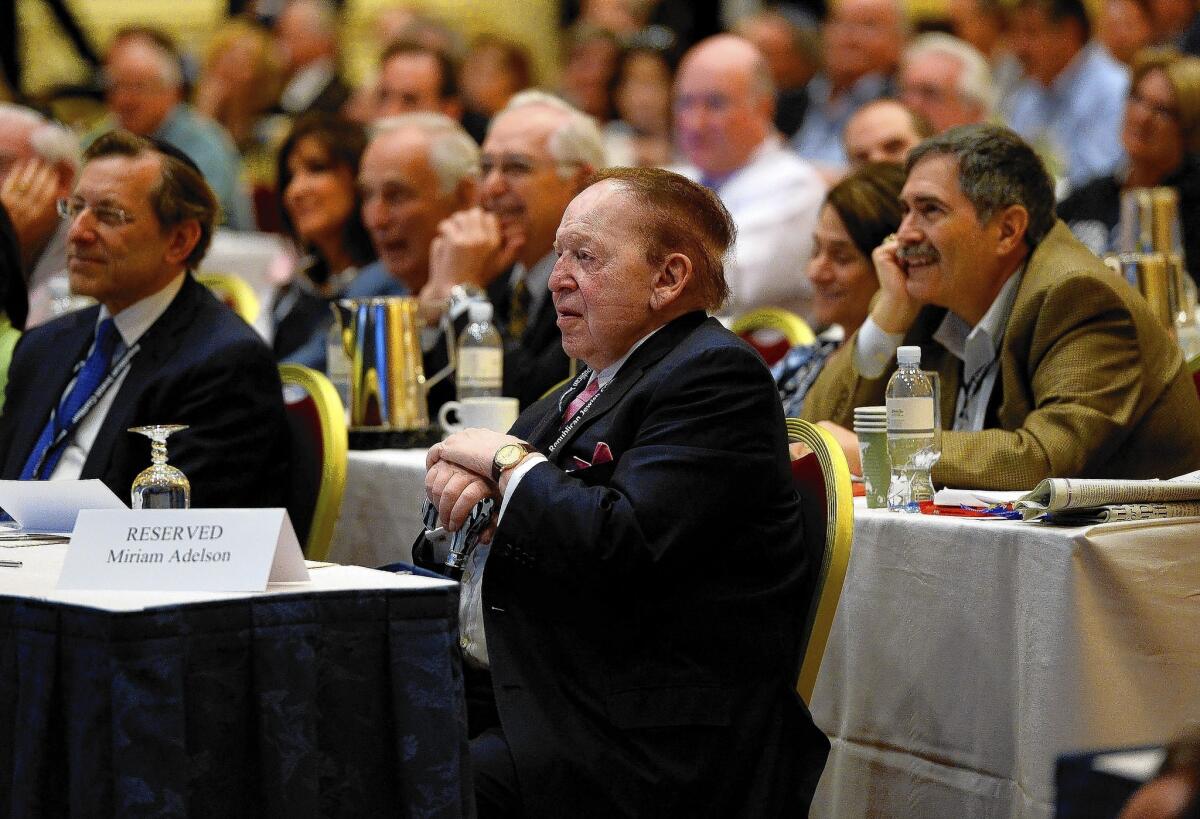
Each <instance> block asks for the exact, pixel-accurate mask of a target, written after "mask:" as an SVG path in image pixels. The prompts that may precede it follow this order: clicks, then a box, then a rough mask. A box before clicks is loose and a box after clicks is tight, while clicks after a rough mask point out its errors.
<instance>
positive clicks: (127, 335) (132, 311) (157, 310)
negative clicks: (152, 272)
mask: <svg viewBox="0 0 1200 819" xmlns="http://www.w3.org/2000/svg"><path fill="white" fill-rule="evenodd" d="M186 275H187V274H186V273H180V274H179V275H178V276H176V277H175V278H173V279H171V281H169V282H168V283H167V286H166V287H164V288H163V289H162V290H159V291H158V292H157V293H153V294H151V295H149V296H146V298H144V299H142V300H141V301H136V302H134V303H133V304H131V305H129V306H128V307H126V308H125V309H124V310H122V311H121V312H119V313H117V314H116V315H115V316H113V317H112V320H113V324H115V325H116V326H117V332H119V333H120V334H121V341H123V342H124V343H125V346H126V347H132V346H133V345H134V344H135V343H136V342H137V340H138V339H139V338H141V337H142V336H143V335H144V334H145V332H146V331H147V330H149V329H150V328H151V327H152V326H153V325H154V322H156V321H158V319H159V317H160V316H162V314H163V313H165V312H167V308H168V307H170V306H171V302H172V301H174V300H175V297H176V296H177V295H179V291H180V289H181V288H182V287H183V277H184V276H186ZM109 315H111V314H110V313H109V312H108V308H107V307H103V306H102V307H101V308H100V315H99V316H97V318H96V323H97V324H99V323H100V322H102V321H104V319H106V318H108V317H109Z"/></svg>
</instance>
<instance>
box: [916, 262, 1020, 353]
mask: <svg viewBox="0 0 1200 819" xmlns="http://www.w3.org/2000/svg"><path fill="white" fill-rule="evenodd" d="M1024 274H1025V264H1024V263H1022V264H1021V266H1020V267H1018V268H1017V272H1016V273H1014V274H1013V275H1011V276H1009V278H1008V281H1006V282H1005V283H1004V286H1003V287H1001V288H1000V292H999V293H998V294H996V298H995V299H993V300H992V304H991V306H990V307H988V309H987V312H986V313H984V314H983V318H981V319H980V320H979V323H978V324H976V325H975V326H974V327H972V326H971V325H970V324H968V323H967V321H966V320H965V319H963V318H962V317H960V316H959V315H958V314H957V313H952V312H947V313H946V317H945V318H943V319H942V323H941V324H940V325H939V326H938V328H937V331H936V332H935V333H934V334H933V338H934V340H935V341H937V342H938V343H939V344H941V345H942V346H943V347H945V348H946V349H947V350H949V351H950V352H951V353H952V354H953V355H954V357H955V358H957V359H959V360H960V361H966V360H967V359H968V357H972V356H970V353H972V352H978V353H983V352H986V353H987V355H986V357H985V358H984V360H983V362H982V364H983V365H986V364H987V363H988V362H989V361H990V360H991V359H994V358H995V357H996V356H997V355H998V354H999V352H1000V343H1001V342H1002V341H1003V340H1004V329H1005V328H1006V327H1007V326H1008V318H1009V316H1010V315H1011V314H1012V306H1013V302H1014V301H1015V300H1016V297H1017V289H1018V288H1019V287H1020V286H1021V278H1022V277H1023V276H1024ZM967 375H968V376H969V375H970V373H968V374H967Z"/></svg>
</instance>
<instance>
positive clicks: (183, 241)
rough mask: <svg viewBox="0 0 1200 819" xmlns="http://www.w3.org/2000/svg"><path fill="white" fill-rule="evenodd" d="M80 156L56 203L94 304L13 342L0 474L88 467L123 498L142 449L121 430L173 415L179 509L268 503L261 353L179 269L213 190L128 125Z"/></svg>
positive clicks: (191, 261) (268, 382)
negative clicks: (77, 170) (81, 162)
mask: <svg viewBox="0 0 1200 819" xmlns="http://www.w3.org/2000/svg"><path fill="white" fill-rule="evenodd" d="M86 160H87V164H86V165H85V167H84V169H83V171H82V173H81V174H80V177H79V180H78V182H77V184H76V187H75V192H74V194H73V195H72V196H71V197H70V198H69V199H64V200H61V202H60V205H59V210H60V213H61V214H62V216H63V218H65V219H67V220H68V221H69V224H70V228H69V232H68V234H67V258H68V271H69V274H70V279H71V289H72V290H73V291H74V292H76V293H78V294H81V295H86V296H91V297H93V298H95V299H96V300H97V301H98V302H99V303H100V304H99V305H98V306H96V307H92V308H89V309H87V310H82V311H79V312H77V313H73V314H70V315H67V316H63V317H62V318H59V319H56V320H54V321H51V322H49V323H47V324H44V325H42V326H40V327H38V328H36V329H34V330H32V331H30V332H29V333H27V334H26V335H25V336H24V337H23V338H22V339H21V341H20V342H19V343H18V344H17V348H16V350H15V352H14V354H13V360H12V367H11V369H10V371H9V383H8V391H7V400H6V403H5V407H4V415H3V417H2V418H0V459H2V460H0V475H2V476H3V477H4V478H9V479H11V478H20V479H22V480H48V479H56V480H57V479H70V478H100V479H102V480H103V481H104V482H105V483H106V484H108V486H109V488H111V489H112V490H113V492H115V493H116V494H117V495H118V496H121V497H128V495H129V489H130V485H131V484H132V482H133V479H134V477H135V476H136V475H137V474H138V472H140V471H141V470H142V469H145V468H146V467H147V466H149V464H150V449H149V442H148V441H147V440H146V439H145V438H143V437H142V436H140V435H134V434H131V433H129V432H127V431H126V430H127V429H128V428H129V427H132V426H140V425H146V424H186V425H188V429H186V430H184V431H182V432H180V433H178V434H177V435H175V436H173V437H172V438H171V445H170V459H171V463H172V464H174V465H175V466H177V467H179V468H180V469H182V470H183V472H184V474H186V475H187V476H188V478H189V479H190V480H191V485H192V502H193V505H195V506H254V505H262V506H278V505H282V501H283V500H284V498H283V487H284V486H285V485H286V481H285V480H284V476H285V475H286V474H287V473H286V470H287V426H286V420H285V418H284V413H283V399H282V390H281V387H280V383H279V374H278V371H277V370H276V368H275V363H274V360H273V359H272V356H271V352H270V350H268V349H267V348H266V346H265V345H264V344H263V343H262V341H261V339H259V338H258V336H257V335H256V334H255V333H254V331H253V330H252V329H250V328H249V327H248V326H247V325H246V324H245V322H243V321H242V320H241V319H239V318H238V317H237V316H235V315H234V314H233V312H232V311H230V310H229V309H228V308H227V307H225V305H223V304H221V303H220V302H218V301H217V300H216V299H215V298H214V297H213V296H212V294H210V293H209V292H208V291H207V290H206V289H205V288H204V287H203V286H201V285H200V284H198V283H197V282H196V281H195V279H193V278H192V276H191V273H190V272H189V270H190V269H191V268H193V267H194V266H195V265H196V264H198V263H199V261H200V259H201V258H203V256H204V252H205V250H206V249H207V248H208V242H209V239H210V238H211V236H212V228H213V219H214V216H215V213H216V208H217V203H216V198H215V197H214V195H213V193H212V191H211V190H210V189H209V187H208V185H207V184H206V183H205V182H204V178H203V177H202V176H201V175H200V172H199V171H198V170H197V169H196V167H195V165H194V164H192V163H191V160H189V159H187V157H186V156H184V155H183V154H182V153H180V152H179V151H178V150H176V149H174V148H171V147H169V146H166V145H164V144H162V143H155V142H153V141H151V140H148V139H146V138H143V137H137V136H134V135H133V134H130V133H128V132H121V131H117V132H112V133H110V134H106V135H104V136H102V137H100V138H99V139H97V140H96V141H95V142H94V143H93V144H92V146H91V148H89V149H88V152H87V154H86Z"/></svg>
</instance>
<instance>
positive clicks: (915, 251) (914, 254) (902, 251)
mask: <svg viewBox="0 0 1200 819" xmlns="http://www.w3.org/2000/svg"><path fill="white" fill-rule="evenodd" d="M896 258H898V259H899V260H900V261H902V262H910V261H913V260H915V259H920V260H925V259H937V258H938V252H937V250H935V249H934V247H933V245H931V244H929V243H928V242H922V243H920V244H917V245H897V246H896Z"/></svg>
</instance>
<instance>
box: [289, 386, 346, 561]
mask: <svg viewBox="0 0 1200 819" xmlns="http://www.w3.org/2000/svg"><path fill="white" fill-rule="evenodd" d="M279 377H280V379H281V380H282V381H283V401H284V407H285V409H286V410H287V417H288V428H289V431H290V433H291V441H292V470H291V486H289V487H288V489H289V491H288V498H289V502H288V514H289V515H290V516H291V518H292V525H293V526H295V528H296V535H297V537H299V539H300V543H301V545H302V546H303V547H304V554H305V556H306V557H308V559H309V560H324V559H325V558H326V557H327V556H328V555H329V542H330V540H331V539H332V538H333V526H334V524H335V523H336V522H337V519H338V514H339V512H340V511H341V507H342V493H343V492H344V491H345V488H346V461H347V458H348V455H347V433H346V409H345V407H344V406H343V405H342V400H341V398H339V397H338V394H337V390H336V389H334V386H333V384H332V383H330V381H329V379H328V378H326V377H325V375H323V374H322V373H319V372H317V371H316V370H313V369H309V368H308V367H302V366H300V365H299V364H280V365H279Z"/></svg>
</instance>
